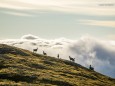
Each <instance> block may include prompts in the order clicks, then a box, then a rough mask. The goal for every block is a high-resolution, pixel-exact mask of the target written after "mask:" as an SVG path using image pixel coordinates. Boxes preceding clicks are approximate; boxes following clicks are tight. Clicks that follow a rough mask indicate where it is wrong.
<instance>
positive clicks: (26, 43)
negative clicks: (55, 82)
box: [0, 34, 115, 78]
mask: <svg viewBox="0 0 115 86" xmlns="http://www.w3.org/2000/svg"><path fill="white" fill-rule="evenodd" d="M0 44H8V45H11V46H16V47H19V48H23V49H27V50H30V51H33V49H36V48H37V47H38V51H37V53H39V54H42V53H43V51H45V52H46V53H47V55H48V56H53V57H56V58H57V54H59V55H60V58H61V59H66V60H69V56H71V57H73V58H75V62H76V63H78V64H81V65H83V66H85V67H89V65H90V64H91V65H92V66H93V67H94V69H95V71H97V72H100V73H102V74H104V75H107V76H110V77H113V78H115V41H106V40H99V39H96V38H93V37H91V36H83V37H81V38H80V39H79V40H70V39H66V38H59V39H53V40H47V39H43V38H40V37H37V36H34V35H31V34H29V35H24V36H22V37H21V38H20V39H6V40H0Z"/></svg>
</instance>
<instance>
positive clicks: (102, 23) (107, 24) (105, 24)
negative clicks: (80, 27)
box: [79, 20, 115, 28]
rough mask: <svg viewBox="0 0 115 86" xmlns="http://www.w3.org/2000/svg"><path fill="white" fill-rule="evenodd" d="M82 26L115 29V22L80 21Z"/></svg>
mask: <svg viewBox="0 0 115 86" xmlns="http://www.w3.org/2000/svg"><path fill="white" fill-rule="evenodd" d="M79 22H80V24H84V25H93V26H103V27H113V28H114V27H115V21H102V20H79Z"/></svg>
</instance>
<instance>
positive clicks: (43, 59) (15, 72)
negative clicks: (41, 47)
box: [0, 44, 115, 86]
mask: <svg viewBox="0 0 115 86" xmlns="http://www.w3.org/2000/svg"><path fill="white" fill-rule="evenodd" d="M28 85H29V86H115V79H113V78H110V77H108V76H105V75H102V74H100V73H97V72H95V71H92V70H89V69H87V68H85V67H83V66H81V65H79V64H77V63H73V62H71V61H68V60H63V59H58V58H54V57H50V56H44V55H40V54H36V53H33V52H30V51H28V50H24V49H20V48H16V47H13V46H8V45H5V44H0V86H28Z"/></svg>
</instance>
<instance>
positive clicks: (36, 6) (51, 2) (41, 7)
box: [0, 0, 115, 16]
mask: <svg viewBox="0 0 115 86" xmlns="http://www.w3.org/2000/svg"><path fill="white" fill-rule="evenodd" d="M0 8H7V9H15V10H23V11H24V10H28V11H33V10H34V11H37V12H39V11H43V12H44V11H45V12H48V11H54V12H55V11H57V12H64V13H74V14H85V15H96V16H97V15H106V16H114V15H115V1H114V0H103V1H100V0H87V1H86V0H80V1H78V0H1V1H0Z"/></svg>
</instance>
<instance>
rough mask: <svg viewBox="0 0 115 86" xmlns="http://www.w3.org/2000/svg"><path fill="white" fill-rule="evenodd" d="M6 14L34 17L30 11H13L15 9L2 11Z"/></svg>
mask: <svg viewBox="0 0 115 86" xmlns="http://www.w3.org/2000/svg"><path fill="white" fill-rule="evenodd" d="M1 12H2V13H4V14H9V15H14V16H24V17H25V16H26V17H32V16H33V15H30V14H28V13H23V12H13V11H1Z"/></svg>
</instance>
